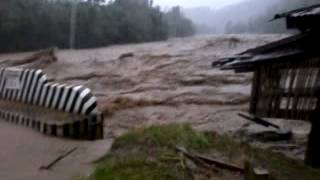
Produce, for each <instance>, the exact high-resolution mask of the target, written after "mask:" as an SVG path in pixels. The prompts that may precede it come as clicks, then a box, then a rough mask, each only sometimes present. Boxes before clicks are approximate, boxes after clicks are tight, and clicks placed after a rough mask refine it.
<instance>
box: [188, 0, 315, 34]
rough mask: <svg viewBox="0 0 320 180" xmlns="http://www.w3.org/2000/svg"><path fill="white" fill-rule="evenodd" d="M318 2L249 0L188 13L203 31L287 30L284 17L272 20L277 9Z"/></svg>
mask: <svg viewBox="0 0 320 180" xmlns="http://www.w3.org/2000/svg"><path fill="white" fill-rule="evenodd" d="M315 3H320V2H319V0H304V1H301V0H268V1H262V0H259V1H257V0H247V1H244V2H242V3H238V4H235V5H232V6H228V7H225V8H223V9H217V10H214V9H210V8H208V7H197V8H190V9H184V14H185V15H186V16H187V17H188V18H189V19H191V20H192V21H193V22H194V23H195V24H197V25H198V28H197V29H198V32H200V33H208V32H211V33H284V32H287V30H286V27H285V23H284V20H279V21H275V22H269V20H270V19H271V18H272V17H273V16H274V15H275V14H277V13H281V12H285V11H288V10H292V9H295V8H300V7H304V6H308V5H312V4H315Z"/></svg>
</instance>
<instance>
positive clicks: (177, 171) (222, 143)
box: [88, 124, 320, 180]
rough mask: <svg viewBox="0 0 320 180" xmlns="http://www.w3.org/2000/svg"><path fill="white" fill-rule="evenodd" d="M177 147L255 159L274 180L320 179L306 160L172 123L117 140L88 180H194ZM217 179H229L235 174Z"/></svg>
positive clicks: (238, 160) (236, 160) (241, 160)
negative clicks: (290, 157) (304, 162)
mask: <svg viewBox="0 0 320 180" xmlns="http://www.w3.org/2000/svg"><path fill="white" fill-rule="evenodd" d="M176 145H183V146H185V147H186V148H187V149H191V150H195V151H197V152H201V153H205V154H210V155H211V154H215V155H217V154H219V158H221V159H224V160H227V161H229V162H231V163H234V164H238V165H239V166H242V165H243V164H244V160H245V159H250V160H253V161H254V162H256V163H257V164H259V165H262V166H264V167H266V168H267V169H268V170H269V171H270V172H271V175H272V177H274V179H281V180H282V179H284V180H286V179H288V180H292V179H293V180H300V179H301V180H309V179H310V180H314V179H320V171H318V170H313V169H311V168H309V167H306V166H305V165H304V164H303V162H302V161H299V160H293V159H289V158H286V157H284V156H283V155H281V154H277V153H272V152H269V151H264V150H260V149H256V148H252V147H250V146H248V145H246V144H241V143H238V142H236V141H234V140H233V139H231V138H230V137H228V136H220V135H217V134H205V133H199V132H196V131H194V130H193V129H192V128H191V126H189V125H187V124H180V125H179V124H172V125H166V126H157V127H156V126H154V127H150V128H146V129H144V128H141V129H136V130H134V131H132V132H130V133H127V134H125V135H123V136H121V137H120V138H118V139H116V140H115V142H114V144H113V147H112V150H111V152H110V153H109V154H108V155H106V156H105V157H103V158H102V159H101V160H99V161H98V162H97V167H96V170H95V171H94V173H93V174H92V175H91V176H90V177H89V178H88V180H103V179H121V180H126V179H130V180H131V179H133V180H134V179H181V180H182V179H194V176H193V175H194V174H192V173H191V171H190V170H188V168H186V167H185V166H184V165H183V163H182V162H181V158H180V157H179V154H178V153H176V152H175V150H174V148H175V146H176ZM214 176H215V177H214V178H215V179H226V180H229V179H230V178H231V177H232V174H231V175H230V172H226V173H218V174H215V175H214ZM231 179H233V178H231Z"/></svg>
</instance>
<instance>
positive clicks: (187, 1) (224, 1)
mask: <svg viewBox="0 0 320 180" xmlns="http://www.w3.org/2000/svg"><path fill="white" fill-rule="evenodd" d="M241 1H244V0H154V3H155V4H157V5H160V6H162V7H172V6H177V5H179V6H181V7H184V8H190V7H199V6H207V7H211V8H213V9H216V8H221V7H224V6H227V5H231V4H235V3H238V2H241Z"/></svg>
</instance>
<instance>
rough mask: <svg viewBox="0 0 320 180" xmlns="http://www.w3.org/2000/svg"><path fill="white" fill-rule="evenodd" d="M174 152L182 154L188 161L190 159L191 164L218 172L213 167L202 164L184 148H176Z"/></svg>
mask: <svg viewBox="0 0 320 180" xmlns="http://www.w3.org/2000/svg"><path fill="white" fill-rule="evenodd" d="M176 150H177V151H178V152H180V153H182V154H183V155H184V156H185V157H187V158H188V159H190V160H192V161H193V162H195V163H196V164H197V165H199V166H202V167H203V168H206V169H211V170H213V171H216V172H218V170H217V169H215V168H214V167H212V166H210V165H209V164H208V163H206V162H204V161H203V160H201V159H200V158H198V157H196V156H195V155H194V154H193V153H190V152H188V150H187V149H186V148H184V147H182V146H176Z"/></svg>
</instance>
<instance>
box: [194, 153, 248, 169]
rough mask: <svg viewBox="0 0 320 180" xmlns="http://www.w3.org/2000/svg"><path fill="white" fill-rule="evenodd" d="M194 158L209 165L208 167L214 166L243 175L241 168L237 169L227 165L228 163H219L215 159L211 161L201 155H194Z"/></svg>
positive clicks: (232, 165)
mask: <svg viewBox="0 0 320 180" xmlns="http://www.w3.org/2000/svg"><path fill="white" fill-rule="evenodd" d="M196 157H198V158H199V159H201V160H203V161H204V162H206V163H208V164H210V165H214V166H216V167H218V168H221V169H227V170H229V171H235V172H240V173H244V172H245V171H244V169H243V168H241V167H238V166H236V165H234V164H229V163H226V162H222V161H219V160H216V159H212V158H210V157H205V156H203V155H196Z"/></svg>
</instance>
